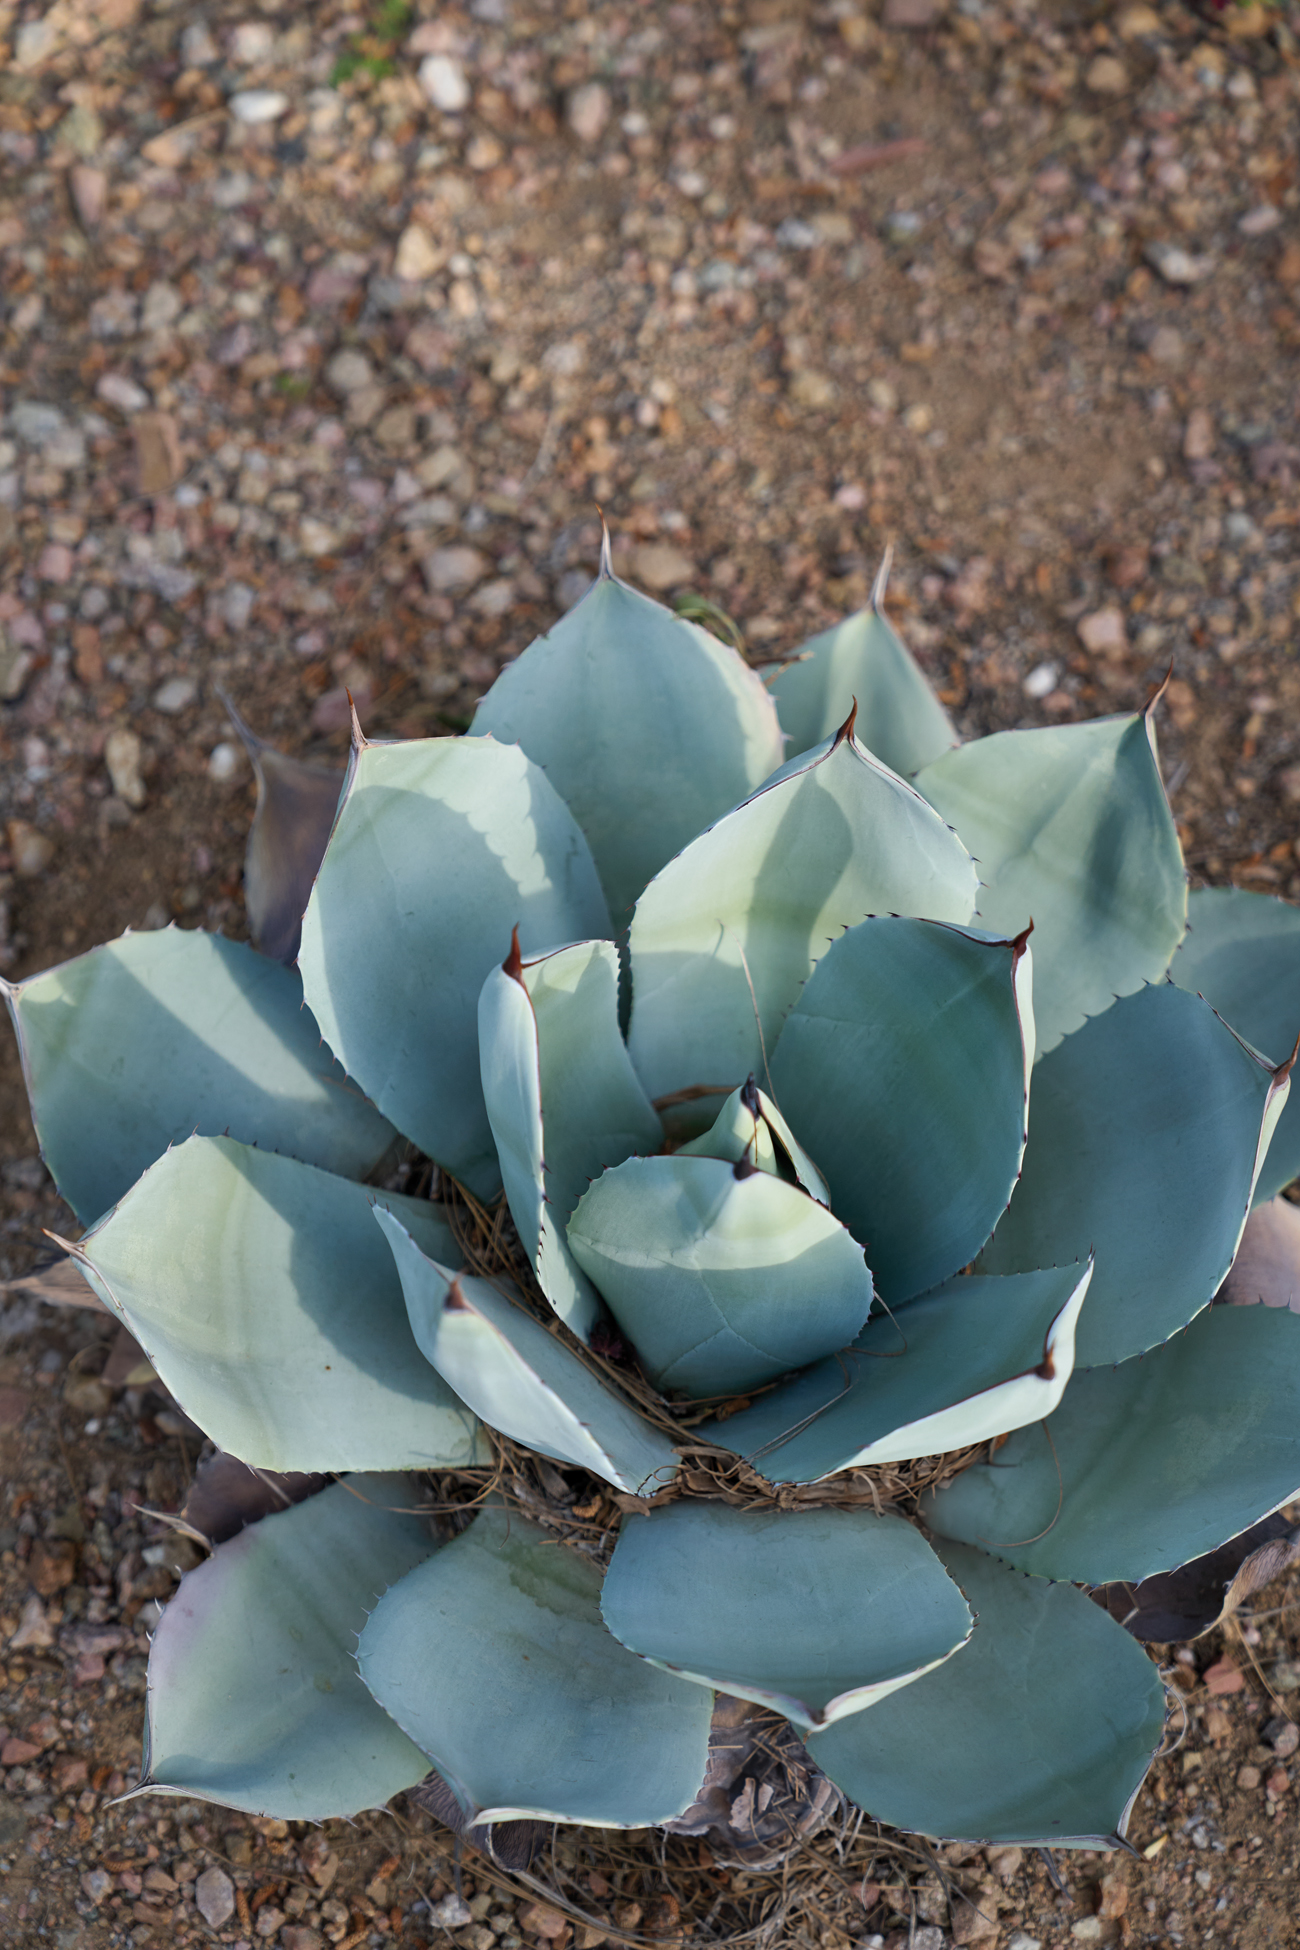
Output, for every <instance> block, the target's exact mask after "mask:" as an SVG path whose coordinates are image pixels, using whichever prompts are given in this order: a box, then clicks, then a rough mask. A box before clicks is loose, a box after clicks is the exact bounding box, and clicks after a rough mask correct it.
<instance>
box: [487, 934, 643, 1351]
mask: <svg viewBox="0 0 1300 1950" xmlns="http://www.w3.org/2000/svg"><path fill="white" fill-rule="evenodd" d="M478 1031H479V1062H480V1069H481V1074H482V1079H483V1096H484V1100H485V1102H486V1104H487V1113H488V1121H489V1123H490V1124H491V1126H492V1135H493V1137H494V1138H495V1140H496V1147H497V1156H498V1157H499V1159H500V1161H501V1176H502V1178H503V1179H504V1181H505V1188H506V1197H507V1199H508V1200H509V1202H510V1212H511V1216H512V1217H513V1219H514V1222H515V1225H516V1227H517V1229H518V1232H519V1237H520V1239H521V1241H522V1242H523V1246H524V1249H525V1251H526V1252H527V1253H528V1256H529V1258H530V1259H531V1260H532V1262H533V1265H534V1267H535V1268H536V1270H537V1277H538V1279H539V1281H540V1282H541V1287H542V1291H543V1292H544V1293H545V1295H546V1297H547V1299H548V1300H549V1301H550V1302H551V1305H552V1306H553V1307H554V1308H555V1311H556V1312H557V1313H558V1314H559V1316H560V1318H561V1319H562V1320H563V1321H565V1322H566V1323H567V1325H568V1326H569V1327H571V1328H572V1329H573V1331H574V1333H575V1334H579V1335H581V1336H582V1337H583V1338H584V1339H585V1338H586V1337H587V1335H588V1334H589V1333H590V1331H591V1328H592V1325H593V1324H594V1322H595V1320H596V1318H597V1316H598V1314H599V1311H600V1301H599V1298H598V1296H597V1294H596V1292H595V1290H594V1288H593V1287H592V1285H591V1283H590V1281H589V1280H588V1279H587V1277H586V1275H585V1274H584V1273H583V1272H582V1271H581V1270H580V1269H579V1268H578V1267H577V1266H576V1265H575V1264H574V1261H573V1258H572V1255H571V1254H570V1252H569V1248H568V1244H567V1242H566V1240H565V1225H566V1223H567V1221H568V1218H569V1215H570V1213H571V1212H572V1211H573V1208H574V1206H575V1205H576V1204H577V1202H578V1200H579V1199H580V1198H581V1196H582V1194H583V1193H584V1192H585V1191H586V1189H587V1186H588V1185H589V1184H590V1183H591V1181H592V1179H593V1178H598V1177H599V1176H600V1174H601V1172H602V1171H604V1170H605V1169H606V1168H607V1167H608V1166H610V1165H618V1164H622V1162H623V1160H624V1158H628V1157H631V1156H632V1154H633V1153H634V1152H638V1151H650V1152H653V1151H658V1150H659V1148H660V1146H661V1145H662V1143H663V1127H662V1126H661V1124H660V1122H659V1119H658V1117H657V1116H656V1115H655V1113H654V1111H653V1110H652V1109H651V1107H650V1104H649V1102H648V1101H647V1098H646V1095H645V1092H644V1091H643V1090H642V1088H641V1085H640V1084H639V1083H638V1081H637V1077H636V1072H635V1070H634V1069H633V1068H632V1064H631V1061H630V1059H629V1057H628V1053H627V1046H626V1044H625V1043H624V1041H623V1038H622V1035H621V1033H620V1031H619V1026H618V955H617V952H616V950H615V949H614V947H613V944H612V943H611V942H608V941H580V942H578V943H577V944H576V945H575V946H573V947H571V948H561V949H559V950H558V951H557V952H556V953H554V954H549V955H543V956H540V957H538V958H537V959H535V960H533V961H524V960H522V958H521V957H520V956H519V955H518V954H517V953H516V952H515V951H514V950H512V951H511V954H510V955H509V957H508V958H507V960H506V961H505V963H504V965H503V966H502V967H500V968H494V969H493V970H492V972H491V974H490V975H489V976H488V978H487V981H486V982H485V983H484V984H483V993H482V994H481V996H480V997H479V1005H478Z"/></svg>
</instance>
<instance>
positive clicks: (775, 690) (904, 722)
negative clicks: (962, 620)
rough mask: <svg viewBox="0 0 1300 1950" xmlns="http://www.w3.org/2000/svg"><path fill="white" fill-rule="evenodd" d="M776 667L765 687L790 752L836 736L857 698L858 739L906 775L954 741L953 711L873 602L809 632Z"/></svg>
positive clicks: (788, 753)
mask: <svg viewBox="0 0 1300 1950" xmlns="http://www.w3.org/2000/svg"><path fill="white" fill-rule="evenodd" d="M882 596H883V591H882ZM772 669H774V670H776V671H777V673H778V674H777V675H776V676H775V677H769V680H768V689H769V690H770V691H771V693H772V701H773V703H774V704H775V705H776V712H777V716H778V717H779V718H780V720H781V729H782V731H784V732H785V734H786V736H787V738H788V740H789V743H788V745H787V746H786V753H787V756H789V757H790V758H795V757H797V756H798V754H799V753H800V752H806V751H809V750H811V748H812V747H813V746H814V745H819V744H820V743H821V741H822V739H823V738H829V737H831V736H832V734H833V733H834V732H835V730H836V728H837V727H838V726H839V725H842V724H843V723H844V720H845V718H847V716H848V715H849V712H850V711H851V710H852V708H853V705H854V703H855V702H856V704H857V707H858V724H857V731H858V737H859V738H860V739H861V740H862V742H863V744H864V745H865V746H866V747H867V749H868V750H869V751H872V752H874V753H875V755H876V757H877V758H878V759H879V760H880V762H881V764H882V765H888V766H889V768H890V770H891V771H894V772H898V773H899V774H900V775H901V776H902V777H903V778H909V777H910V776H911V774H912V773H913V772H917V771H919V770H920V768H921V766H923V765H928V764H929V763H930V761H931V759H935V758H938V756H939V754H940V753H941V752H946V751H948V750H949V748H950V747H951V746H953V745H955V744H956V743H957V734H956V732H955V731H954V730H953V727H952V721H951V719H950V718H949V716H948V713H947V712H946V711H945V710H944V708H943V706H942V705H941V704H940V702H939V700H938V698H937V697H936V696H935V694H934V692H933V691H932V690H931V689H930V686H929V684H927V682H926V680H925V678H924V677H923V676H922V675H921V673H920V671H919V670H918V669H917V666H916V664H915V662H914V660H913V658H912V656H911V653H910V652H909V650H908V649H907V647H906V645H905V644H904V643H903V641H902V639H901V638H900V637H899V635H898V633H897V631H896V630H895V629H894V628H893V626H892V624H891V623H890V621H889V619H888V617H887V616H886V615H885V612H884V610H883V608H879V607H877V606H876V605H875V604H873V605H872V607H870V608H869V609H860V610H859V611H858V613H857V615H856V616H849V617H846V618H845V620H844V621H843V622H842V623H837V624H836V625H835V627H834V628H833V629H829V630H823V631H822V633H821V635H820V636H815V637H811V638H810V639H809V641H808V642H807V643H805V644H803V645H802V646H801V648H800V649H799V650H797V651H796V652H795V654H794V656H792V657H791V658H789V659H788V660H787V661H786V662H784V663H781V664H777V665H773V666H772Z"/></svg>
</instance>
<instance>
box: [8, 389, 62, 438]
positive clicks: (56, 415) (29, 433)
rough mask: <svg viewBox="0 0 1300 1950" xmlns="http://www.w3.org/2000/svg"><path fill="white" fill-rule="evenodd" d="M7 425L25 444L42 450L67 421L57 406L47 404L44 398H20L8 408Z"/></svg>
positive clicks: (60, 431)
mask: <svg viewBox="0 0 1300 1950" xmlns="http://www.w3.org/2000/svg"><path fill="white" fill-rule="evenodd" d="M9 425H10V427H11V429H12V430H13V432H14V433H15V434H17V436H18V438H19V439H20V440H21V441H23V442H24V444H25V445H26V446H28V447H35V448H37V449H38V450H44V449H45V448H46V447H47V446H48V445H49V443H50V441H51V440H53V439H54V438H55V437H56V436H57V435H58V434H60V433H62V432H63V430H64V428H65V427H66V426H67V421H66V420H65V419H64V417H63V414H62V413H61V412H60V411H59V408H58V407H57V406H47V405H46V403H45V401H44V400H28V399H20V400H18V401H16V402H15V404H14V405H13V407H12V408H11V409H10V413H9Z"/></svg>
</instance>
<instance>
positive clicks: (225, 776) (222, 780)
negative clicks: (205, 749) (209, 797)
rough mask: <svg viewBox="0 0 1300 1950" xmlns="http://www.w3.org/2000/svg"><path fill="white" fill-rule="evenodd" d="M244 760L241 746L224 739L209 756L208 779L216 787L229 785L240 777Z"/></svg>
mask: <svg viewBox="0 0 1300 1950" xmlns="http://www.w3.org/2000/svg"><path fill="white" fill-rule="evenodd" d="M242 758H243V753H242V752H241V750H240V748H239V746H238V745H232V744H230V743H229V742H228V741H227V740H225V739H223V740H222V742H221V744H219V745H214V746H213V747H212V750H211V751H210V752H209V754H208V777H209V778H210V779H211V780H212V781H213V783H214V784H216V785H229V783H230V781H231V779H234V778H237V777H238V776H239V772H240V769H241V766H240V761H241V759H242Z"/></svg>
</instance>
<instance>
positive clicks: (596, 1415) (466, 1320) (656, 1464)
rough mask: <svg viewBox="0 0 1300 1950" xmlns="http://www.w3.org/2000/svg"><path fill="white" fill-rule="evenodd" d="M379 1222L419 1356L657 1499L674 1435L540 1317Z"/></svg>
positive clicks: (529, 1427) (537, 1439)
mask: <svg viewBox="0 0 1300 1950" xmlns="http://www.w3.org/2000/svg"><path fill="white" fill-rule="evenodd" d="M375 1217H376V1219H377V1220H378V1221H379V1224H380V1226H381V1227H382V1229H383V1232H384V1235H385V1237H386V1238H387V1240H388V1243H389V1245H390V1246H391V1247H392V1250H393V1257H394V1259H395V1260H396V1261H397V1270H398V1272H399V1273H400V1274H401V1278H402V1289H403V1291H404V1293H405V1294H406V1306H407V1311H408V1313H409V1315H410V1320H411V1328H412V1331H413V1332H414V1334H415V1338H416V1340H417V1341H418V1343H419V1346H420V1351H421V1353H422V1354H423V1355H424V1356H425V1357H426V1359H428V1360H430V1361H432V1363H433V1365H434V1367H435V1368H436V1369H437V1370H438V1373H439V1374H440V1375H441V1376H442V1377H443V1379H444V1380H445V1381H446V1382H447V1383H448V1385H449V1386H450V1387H451V1389H452V1390H453V1392H454V1393H455V1394H456V1395H457V1396H458V1397H459V1398H460V1400H461V1401H463V1402H465V1403H467V1404H468V1406H469V1407H470V1408H472V1409H473V1410H474V1413H475V1414H476V1415H478V1416H480V1417H481V1418H482V1420H483V1421H485V1422H487V1423H489V1424H490V1425H491V1427H492V1428H494V1429H499V1430H500V1431H501V1433H502V1435H508V1436H510V1437H511V1439H512V1440H513V1441H515V1442H521V1443H523V1444H524V1445H525V1446H526V1447H527V1448H529V1449H537V1450H540V1451H541V1452H542V1454H543V1455H546V1456H552V1457H554V1459H555V1460H556V1461H557V1462H562V1463H572V1464H574V1465H575V1466H576V1467H578V1468H580V1469H590V1470H592V1471H593V1472H594V1473H595V1474H596V1475H597V1476H603V1477H604V1479H605V1481H606V1482H607V1483H613V1485H614V1487H615V1488H616V1489H620V1490H626V1491H627V1492H628V1494H629V1495H631V1496H653V1495H654V1493H655V1491H656V1490H657V1489H662V1488H663V1487H664V1485H665V1484H666V1483H668V1482H670V1481H671V1479H672V1478H673V1477H674V1476H675V1475H676V1474H677V1469H678V1459H677V1455H676V1453H675V1451H674V1449H673V1446H672V1444H671V1442H670V1441H669V1440H668V1438H667V1436H664V1435H661V1434H660V1433H659V1431H658V1429H656V1428H655V1427H654V1426H653V1425H652V1424H651V1423H649V1422H647V1421H646V1419H645V1417H644V1416H643V1415H638V1414H637V1412H636V1410H635V1409H634V1408H632V1407H631V1406H630V1405H629V1404H628V1403H627V1402H626V1401H624V1400H623V1398H622V1396H620V1395H616V1394H615V1393H614V1392H613V1391H612V1390H611V1389H609V1388H607V1387H606V1386H605V1385H604V1383H603V1382H602V1381H601V1380H600V1378H599V1377H598V1376H597V1375H595V1374H593V1373H592V1371H591V1369H590V1368H588V1367H585V1366H584V1365H583V1363H582V1362H581V1361H580V1360H579V1358H578V1356H577V1355H576V1354H575V1353H574V1352H573V1350H572V1349H571V1348H568V1347H566V1346H565V1345H564V1342H563V1341H561V1340H560V1339H558V1338H557V1336H556V1335H554V1334H550V1333H548V1332H547V1330H546V1328H545V1327H544V1326H543V1325H542V1323H541V1321H540V1320H536V1319H534V1317H533V1315H532V1314H530V1313H528V1312H526V1311H525V1309H524V1308H523V1307H522V1306H517V1305H516V1304H515V1303H514V1301H513V1300H511V1299H510V1298H508V1297H507V1296H506V1295H504V1294H502V1293H498V1292H497V1291H496V1290H495V1288H493V1287H491V1286H489V1284H488V1282H487V1281H486V1280H478V1279H474V1278H473V1277H472V1276H471V1275H469V1274H467V1273H461V1274H457V1273H454V1272H453V1271H452V1270H451V1269H450V1268H449V1267H445V1266H440V1265H439V1264H438V1263H437V1261H436V1259H433V1258H431V1257H430V1256H429V1255H428V1254H427V1253H424V1252H422V1251H421V1250H420V1248H419V1246H418V1245H417V1244H416V1242H415V1240H414V1239H412V1237H411V1235H410V1233H409V1232H408V1231H407V1229H406V1227H405V1226H404V1225H403V1224H402V1222H401V1220H400V1219H397V1218H394V1216H393V1215H392V1213H391V1212H385V1211H384V1209H383V1207H382V1206H376V1207H375Z"/></svg>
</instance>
